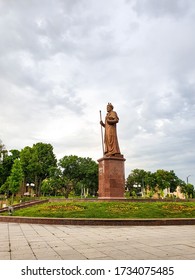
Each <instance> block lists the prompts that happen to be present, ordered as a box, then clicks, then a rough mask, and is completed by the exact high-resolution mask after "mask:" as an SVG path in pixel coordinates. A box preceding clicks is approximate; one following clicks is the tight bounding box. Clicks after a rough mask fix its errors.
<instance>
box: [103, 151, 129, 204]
mask: <svg viewBox="0 0 195 280" xmlns="http://www.w3.org/2000/svg"><path fill="white" fill-rule="evenodd" d="M98 162H99V187H98V195H99V198H101V199H104V198H105V199H120V198H124V192H125V168H124V162H125V159H124V157H123V156H122V155H119V156H117V157H116V156H112V157H103V158H100V159H99V160H98Z"/></svg>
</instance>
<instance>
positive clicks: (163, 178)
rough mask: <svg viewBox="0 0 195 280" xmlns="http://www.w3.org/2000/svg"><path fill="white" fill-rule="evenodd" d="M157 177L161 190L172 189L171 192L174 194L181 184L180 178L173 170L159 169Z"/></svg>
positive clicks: (156, 173)
mask: <svg viewBox="0 0 195 280" xmlns="http://www.w3.org/2000/svg"><path fill="white" fill-rule="evenodd" d="M154 175H155V177H156V183H157V186H158V188H159V189H160V190H164V189H166V188H170V191H171V192H174V191H175V190H176V188H177V186H178V185H179V183H180V180H179V178H178V177H177V176H176V175H175V172H174V171H173V170H171V171H166V170H163V169H159V170H157V171H156V172H155V173H154Z"/></svg>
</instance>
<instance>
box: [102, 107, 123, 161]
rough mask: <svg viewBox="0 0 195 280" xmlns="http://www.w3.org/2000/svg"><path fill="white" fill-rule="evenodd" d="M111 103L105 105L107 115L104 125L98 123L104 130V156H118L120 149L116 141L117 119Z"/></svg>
mask: <svg viewBox="0 0 195 280" xmlns="http://www.w3.org/2000/svg"><path fill="white" fill-rule="evenodd" d="M113 109H114V107H113V105H112V104H111V103H108V105H107V115H106V118H105V123H103V121H102V120H101V121H100V124H101V125H102V126H103V127H104V128H105V135H104V144H105V151H104V154H105V156H108V157H109V156H117V155H120V149H119V144H118V139H117V130H116V124H117V123H118V122H119V117H118V115H117V113H116V112H115V111H113Z"/></svg>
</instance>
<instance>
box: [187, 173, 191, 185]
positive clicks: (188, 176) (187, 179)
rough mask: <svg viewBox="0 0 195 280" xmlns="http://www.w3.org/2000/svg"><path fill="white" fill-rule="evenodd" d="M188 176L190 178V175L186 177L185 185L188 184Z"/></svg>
mask: <svg viewBox="0 0 195 280" xmlns="http://www.w3.org/2000/svg"><path fill="white" fill-rule="evenodd" d="M190 176H191V175H188V176H187V178H186V181H187V184H188V178H189V177H190Z"/></svg>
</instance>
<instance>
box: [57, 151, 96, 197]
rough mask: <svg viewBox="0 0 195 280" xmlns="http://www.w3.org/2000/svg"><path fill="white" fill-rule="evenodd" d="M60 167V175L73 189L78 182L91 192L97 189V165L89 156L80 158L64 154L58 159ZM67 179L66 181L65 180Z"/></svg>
mask: <svg viewBox="0 0 195 280" xmlns="http://www.w3.org/2000/svg"><path fill="white" fill-rule="evenodd" d="M59 167H60V168H61V169H62V177H63V178H64V179H65V180H66V182H68V186H69V188H70V186H72V188H74V190H75V189H76V187H77V186H78V184H79V187H80V188H81V187H82V186H84V187H87V188H89V189H90V191H91V192H92V193H94V192H96V191H97V186H98V165H97V163H96V162H95V161H93V160H92V159H91V158H82V157H78V156H76V155H71V156H64V157H63V158H62V159H61V160H60V161H59ZM67 180H68V181H67Z"/></svg>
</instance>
